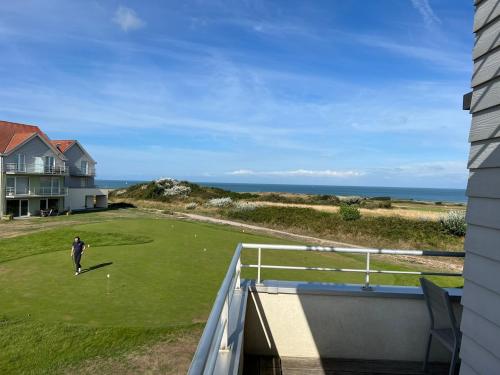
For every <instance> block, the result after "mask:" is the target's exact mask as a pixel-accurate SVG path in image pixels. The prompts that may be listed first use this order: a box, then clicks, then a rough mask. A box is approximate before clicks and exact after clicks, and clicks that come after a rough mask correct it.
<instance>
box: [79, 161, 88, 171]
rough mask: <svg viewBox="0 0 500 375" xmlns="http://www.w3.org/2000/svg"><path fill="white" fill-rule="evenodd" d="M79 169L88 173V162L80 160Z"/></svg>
mask: <svg viewBox="0 0 500 375" xmlns="http://www.w3.org/2000/svg"><path fill="white" fill-rule="evenodd" d="M81 169H82V173H83V174H89V162H88V161H87V160H82V164H81Z"/></svg>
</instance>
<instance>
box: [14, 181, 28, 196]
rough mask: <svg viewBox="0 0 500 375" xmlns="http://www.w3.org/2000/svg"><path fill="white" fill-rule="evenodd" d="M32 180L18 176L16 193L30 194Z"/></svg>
mask: <svg viewBox="0 0 500 375" xmlns="http://www.w3.org/2000/svg"><path fill="white" fill-rule="evenodd" d="M29 190H30V180H29V178H28V177H16V194H28V193H29Z"/></svg>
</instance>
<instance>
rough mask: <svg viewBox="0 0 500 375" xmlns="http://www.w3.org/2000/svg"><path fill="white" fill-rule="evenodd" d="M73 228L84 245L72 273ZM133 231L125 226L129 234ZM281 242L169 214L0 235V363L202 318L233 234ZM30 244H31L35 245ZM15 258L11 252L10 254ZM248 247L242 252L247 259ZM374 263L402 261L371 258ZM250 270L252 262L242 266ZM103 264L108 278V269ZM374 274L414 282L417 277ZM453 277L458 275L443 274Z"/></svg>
mask: <svg viewBox="0 0 500 375" xmlns="http://www.w3.org/2000/svg"><path fill="white" fill-rule="evenodd" d="M74 233H79V234H81V235H82V237H83V238H84V240H86V241H87V243H91V244H92V247H91V248H90V249H89V250H88V252H87V254H85V256H84V260H83V266H84V267H88V266H94V265H99V264H103V263H111V262H112V264H110V265H107V266H104V267H101V268H98V269H95V270H92V271H91V272H88V273H84V274H82V275H80V276H78V277H75V276H73V272H72V271H73V270H72V261H71V258H70V256H69V249H68V244H69V243H70V242H71V239H72V237H73V235H74ZM131 233H133V235H131ZM242 241H244V242H267V243H270V242H271V243H273V242H281V243H282V242H283V240H277V239H272V238H266V237H262V236H255V235H249V234H246V233H242V232H239V231H236V230H230V229H225V228H223V227H220V226H212V225H207V224H199V223H187V222H179V221H175V220H167V219H161V220H159V219H137V220H126V219H122V220H114V221H106V222H102V223H99V224H85V225H79V226H76V227H74V228H71V229H69V228H59V229H55V230H50V231H46V232H42V233H35V234H30V235H27V236H23V237H18V238H12V239H5V240H0V285H2V288H0V301H2V311H1V312H0V314H1V315H0V321H1V323H0V347H1V348H2V351H0V373H36V374H42V373H57V372H60V371H62V370H64V369H65V368H67V366H69V365H75V364H78V363H79V362H81V361H84V360H86V359H89V358H93V357H95V356H101V357H108V356H114V355H117V354H120V353H124V352H126V351H129V350H131V349H132V348H135V347H137V346H138V345H143V344H147V343H150V342H154V341H158V340H163V339H168V340H172V339H173V338H175V336H176V335H177V334H178V332H180V331H179V330H186V329H187V330H189V329H191V328H192V327H193V326H195V327H196V325H197V323H198V322H202V321H204V320H205V319H206V317H207V315H208V313H209V311H210V308H211V304H212V302H213V299H214V297H215V295H216V292H217V289H218V287H219V285H220V282H221V280H222V278H223V277H224V274H225V270H226V267H227V264H228V263H229V261H230V258H231V256H232V253H233V251H234V248H235V245H236V244H237V243H238V242H242ZM34 253H38V254H36V255H33V254H34ZM13 258H17V259H13ZM255 258H256V254H255V252H252V251H248V252H247V253H245V254H244V257H243V261H244V262H255ZM263 262H264V263H267V264H295V265H318V266H324V267H346V268H362V267H363V265H364V263H363V260H362V259H361V258H359V257H357V256H345V255H332V254H310V253H297V252H290V253H287V256H286V257H284V256H283V253H279V252H265V253H264V255H263ZM373 264H374V266H375V267H383V268H390V269H394V268H398V269H409V268H407V267H402V266H393V265H387V264H383V263H381V262H377V261H376V259H374V262H373ZM247 271H248V272H247V273H246V275H244V276H247V277H254V272H252V271H254V270H247ZM107 274H109V275H110V278H109V279H108V278H107V276H106V275H107ZM263 277H264V278H267V279H272V278H282V279H288V280H310V281H343V282H361V280H362V275H360V274H339V273H319V272H297V271H271V270H264V271H263ZM373 280H374V282H381V283H389V284H391V283H396V284H411V285H415V284H416V282H417V281H416V278H415V277H409V276H387V275H386V276H374V277H373ZM439 281H440V283H441V284H442V285H457V284H460V283H461V281H460V280H457V279H441V280H439Z"/></svg>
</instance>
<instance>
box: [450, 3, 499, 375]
mask: <svg viewBox="0 0 500 375" xmlns="http://www.w3.org/2000/svg"><path fill="white" fill-rule="evenodd" d="M475 3H476V13H475V17H474V32H475V37H476V38H475V39H476V40H475V45H474V50H473V59H474V72H473V76H472V87H473V91H472V102H471V114H472V125H471V130H470V136H469V141H470V143H471V149H470V155H469V165H468V167H469V169H470V175H469V183H468V186H467V195H468V196H469V202H468V207H467V222H468V228H467V235H466V239H465V251H466V257H465V266H464V278H465V286H464V297H463V300H462V303H463V306H464V312H463V319H462V323H461V330H462V332H463V340H462V348H461V351H460V357H461V359H462V366H461V372H460V373H461V374H496V373H499V372H500V247H499V244H500V216H499V212H500V211H499V209H500V91H499V90H500V49H499V47H500V37H499V35H500V1H499V0H483V1H476V2H475Z"/></svg>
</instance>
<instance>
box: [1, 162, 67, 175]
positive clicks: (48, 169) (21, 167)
mask: <svg viewBox="0 0 500 375" xmlns="http://www.w3.org/2000/svg"><path fill="white" fill-rule="evenodd" d="M5 172H6V173H27V174H50V175H66V174H68V168H66V166H65V165H58V164H56V165H43V164H18V163H6V164H5Z"/></svg>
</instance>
